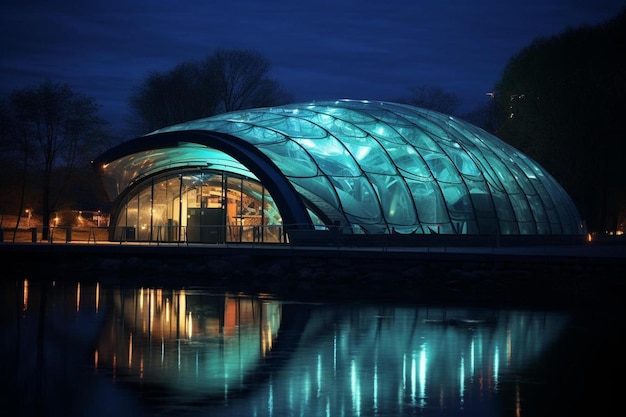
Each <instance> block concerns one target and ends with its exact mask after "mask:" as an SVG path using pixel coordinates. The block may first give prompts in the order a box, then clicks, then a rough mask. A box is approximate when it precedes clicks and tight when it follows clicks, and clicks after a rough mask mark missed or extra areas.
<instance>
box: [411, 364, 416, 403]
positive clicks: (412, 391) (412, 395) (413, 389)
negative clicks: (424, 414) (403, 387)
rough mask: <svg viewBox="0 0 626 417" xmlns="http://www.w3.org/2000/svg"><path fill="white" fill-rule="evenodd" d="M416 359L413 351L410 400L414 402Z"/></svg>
mask: <svg viewBox="0 0 626 417" xmlns="http://www.w3.org/2000/svg"><path fill="white" fill-rule="evenodd" d="M416 362H417V361H416V360H415V352H413V354H412V355H411V402H413V403H414V402H415V399H416V395H417V394H416V393H417V385H416V384H417V382H416V380H417V363H416Z"/></svg>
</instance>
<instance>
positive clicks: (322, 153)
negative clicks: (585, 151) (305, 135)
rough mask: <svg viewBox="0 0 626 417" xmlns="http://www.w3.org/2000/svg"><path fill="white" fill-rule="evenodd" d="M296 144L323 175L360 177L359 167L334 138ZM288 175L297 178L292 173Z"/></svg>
mask: <svg viewBox="0 0 626 417" xmlns="http://www.w3.org/2000/svg"><path fill="white" fill-rule="evenodd" d="M296 142H298V143H299V144H300V145H302V147H303V148H304V149H305V150H306V151H307V152H308V153H309V154H310V155H311V156H312V157H313V159H314V160H315V162H316V163H317V165H318V166H319V168H320V169H321V170H322V172H324V173H325V174H327V175H330V176H358V175H361V170H360V168H359V165H358V164H357V163H356V162H355V161H354V159H353V158H352V155H350V153H349V152H348V151H347V150H346V148H345V146H344V145H343V144H342V143H341V142H340V141H338V140H337V139H336V138H335V137H333V136H330V137H328V138H327V139H318V140H308V139H297V140H296ZM290 175H293V176H297V175H295V174H293V173H292V174H290Z"/></svg>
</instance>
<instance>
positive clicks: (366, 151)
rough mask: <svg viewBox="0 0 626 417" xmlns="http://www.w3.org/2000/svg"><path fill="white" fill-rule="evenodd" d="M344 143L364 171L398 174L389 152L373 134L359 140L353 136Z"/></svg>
mask: <svg viewBox="0 0 626 417" xmlns="http://www.w3.org/2000/svg"><path fill="white" fill-rule="evenodd" d="M343 143H344V144H345V145H346V147H347V148H348V151H349V152H350V153H351V154H352V156H353V157H354V159H355V160H356V162H357V164H359V165H360V166H361V168H362V169H363V171H365V172H373V173H378V174H397V172H396V169H395V166H394V165H393V164H392V163H391V160H390V159H389V157H388V156H387V154H386V153H385V152H384V151H383V149H382V148H381V146H380V144H379V143H378V142H376V141H375V140H374V139H372V137H371V136H367V137H365V138H362V139H360V140H358V141H357V140H355V138H353V139H352V140H348V141H344V142H343Z"/></svg>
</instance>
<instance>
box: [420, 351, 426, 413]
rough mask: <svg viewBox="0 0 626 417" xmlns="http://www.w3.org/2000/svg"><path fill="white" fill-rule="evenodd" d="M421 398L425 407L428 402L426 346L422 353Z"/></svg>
mask: <svg viewBox="0 0 626 417" xmlns="http://www.w3.org/2000/svg"><path fill="white" fill-rule="evenodd" d="M420 398H421V402H420V403H421V405H422V406H424V405H425V400H426V345H423V346H422V351H421V352H420Z"/></svg>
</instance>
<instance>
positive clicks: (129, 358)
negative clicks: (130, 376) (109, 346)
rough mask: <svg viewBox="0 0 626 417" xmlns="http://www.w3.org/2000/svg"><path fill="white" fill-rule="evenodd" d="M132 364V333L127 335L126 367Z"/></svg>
mask: <svg viewBox="0 0 626 417" xmlns="http://www.w3.org/2000/svg"><path fill="white" fill-rule="evenodd" d="M132 365H133V334H132V333H131V334H130V335H129V336H128V367H129V368H131V367H132Z"/></svg>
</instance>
